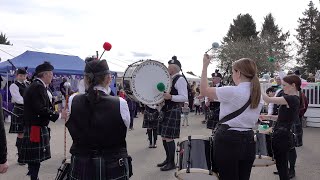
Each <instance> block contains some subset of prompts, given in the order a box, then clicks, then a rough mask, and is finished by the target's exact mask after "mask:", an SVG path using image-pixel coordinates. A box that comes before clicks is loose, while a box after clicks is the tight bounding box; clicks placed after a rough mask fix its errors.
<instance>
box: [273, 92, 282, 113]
mask: <svg viewBox="0 0 320 180" xmlns="http://www.w3.org/2000/svg"><path fill="white" fill-rule="evenodd" d="M283 94H284V92H283V90H280V91H279V93H278V94H277V96H276V97H281V96H283ZM279 107H280V105H278V104H273V113H272V115H278V113H279Z"/></svg>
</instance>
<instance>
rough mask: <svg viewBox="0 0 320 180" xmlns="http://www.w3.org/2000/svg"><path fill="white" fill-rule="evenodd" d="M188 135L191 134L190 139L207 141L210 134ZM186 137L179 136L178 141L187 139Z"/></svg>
mask: <svg viewBox="0 0 320 180" xmlns="http://www.w3.org/2000/svg"><path fill="white" fill-rule="evenodd" d="M190 136H191V140H192V139H194V140H208V141H209V139H210V137H211V136H205V135H190ZM188 137H189V136H186V137H183V138H181V139H180V142H184V141H188Z"/></svg>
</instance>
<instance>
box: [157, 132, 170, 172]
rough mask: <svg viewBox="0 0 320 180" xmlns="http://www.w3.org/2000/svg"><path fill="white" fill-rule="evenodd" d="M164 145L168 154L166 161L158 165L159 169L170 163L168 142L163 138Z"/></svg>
mask: <svg viewBox="0 0 320 180" xmlns="http://www.w3.org/2000/svg"><path fill="white" fill-rule="evenodd" d="M162 144H163V147H164V150H165V152H166V159H165V160H164V161H163V162H162V163H159V164H157V166H158V167H162V166H164V165H166V164H167V163H168V153H169V152H168V144H167V141H166V140H165V139H163V138H162Z"/></svg>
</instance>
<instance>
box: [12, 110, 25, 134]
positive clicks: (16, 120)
mask: <svg viewBox="0 0 320 180" xmlns="http://www.w3.org/2000/svg"><path fill="white" fill-rule="evenodd" d="M13 113H15V114H16V115H18V116H19V117H16V116H11V124H10V128H9V133H23V105H16V104H15V105H14V107H13Z"/></svg>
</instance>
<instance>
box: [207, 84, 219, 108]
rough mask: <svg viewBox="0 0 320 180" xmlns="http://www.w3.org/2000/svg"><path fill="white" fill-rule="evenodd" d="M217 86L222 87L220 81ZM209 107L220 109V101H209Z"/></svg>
mask: <svg viewBox="0 0 320 180" xmlns="http://www.w3.org/2000/svg"><path fill="white" fill-rule="evenodd" d="M218 87H222V84H221V83H220V84H219V86H218ZM209 108H210V110H216V109H220V102H218V101H213V102H210V105H209Z"/></svg>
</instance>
